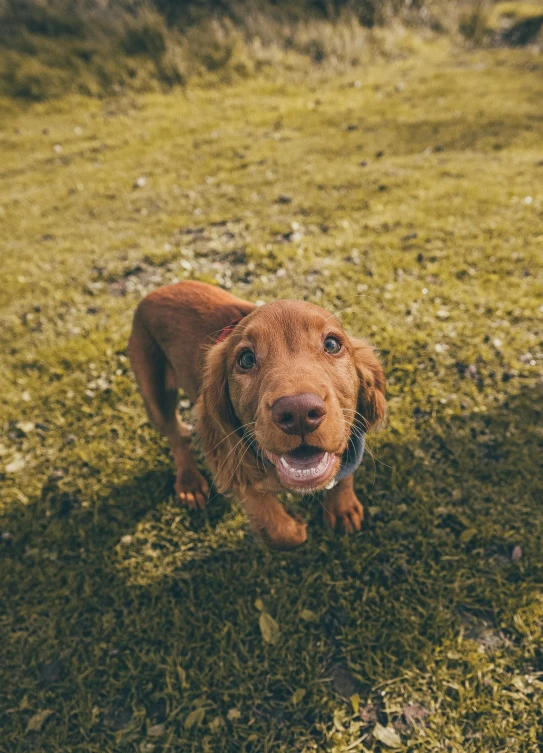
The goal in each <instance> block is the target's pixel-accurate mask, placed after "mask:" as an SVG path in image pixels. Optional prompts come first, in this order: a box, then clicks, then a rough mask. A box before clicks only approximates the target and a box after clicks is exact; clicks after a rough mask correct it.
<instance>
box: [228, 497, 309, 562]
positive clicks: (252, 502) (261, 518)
mask: <svg viewBox="0 0 543 753" xmlns="http://www.w3.org/2000/svg"><path fill="white" fill-rule="evenodd" d="M235 491H236V494H237V495H238V496H239V498H240V500H241V503H242V505H243V507H244V508H245V510H246V512H247V515H248V517H249V522H250V524H251V528H252V529H253V531H254V532H255V533H256V534H257V536H259V537H260V538H261V539H262V540H263V541H264V542H265V543H267V544H268V545H269V546H271V547H273V548H274V549H292V548H293V547H296V546H299V545H300V544H303V543H304V541H305V540H306V538H307V533H306V524H305V522H304V521H303V520H301V519H299V518H293V517H291V516H290V515H289V514H288V513H287V511H286V510H285V508H284V507H283V505H282V504H281V502H279V500H278V499H277V497H276V496H275V494H272V493H271V492H259V491H256V490H255V489H254V488H247V487H245V488H243V489H236V490H235Z"/></svg>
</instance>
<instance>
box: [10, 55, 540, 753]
mask: <svg viewBox="0 0 543 753" xmlns="http://www.w3.org/2000/svg"><path fill="white" fill-rule="evenodd" d="M417 44H419V49H418V51H413V50H412V51H411V55H410V56H409V57H407V58H405V59H395V60H393V61H391V62H389V63H387V64H386V65H385V64H383V63H382V62H380V63H379V64H375V65H373V66H364V67H359V68H356V69H354V70H353V71H351V72H349V73H348V74H347V73H345V72H344V71H343V72H338V73H337V74H335V75H332V74H331V72H330V71H329V72H328V73H327V75H326V77H323V76H322V75H321V73H320V72H319V71H318V70H315V69H307V71H305V80H304V81H303V82H300V81H298V82H296V81H295V80H294V79H293V77H292V76H291V75H290V74H286V73H283V71H282V69H277V70H276V71H274V75H273V76H269V75H268V76H266V77H265V78H263V77H259V76H256V77H253V78H250V79H248V80H247V81H244V82H243V84H242V83H240V82H239V80H238V81H237V82H235V83H234V84H233V85H232V86H229V87H225V86H223V87H221V88H212V87H208V88H205V87H200V88H198V87H194V86H189V87H188V88H187V89H186V91H185V93H182V92H173V93H170V94H167V95H166V94H164V93H160V92H154V93H148V94H145V95H138V96H130V97H126V96H125V97H123V96H120V97H119V96H117V97H112V98H108V99H105V100H103V101H100V100H97V99H88V98H84V97H78V96H68V97H64V98H61V99H59V100H56V101H47V102H37V103H33V104H31V105H29V104H24V105H23V104H22V103H18V104H15V103H14V101H13V100H11V99H6V100H2V101H0V108H1V110H0V111H1V113H2V123H3V125H2V132H1V136H0V138H1V151H2V167H1V174H2V182H1V184H0V212H1V215H0V219H1V223H2V243H3V256H2V265H3V270H2V271H3V280H4V284H3V285H2V287H1V288H0V306H1V319H2V325H3V327H2V370H1V371H0V412H1V419H0V420H1V428H2V434H1V436H0V484H1V492H0V495H1V497H0V505H1V522H0V532H1V533H2V537H1V540H0V552H1V556H2V567H1V568H0V580H1V582H2V588H1V590H0V593H1V594H2V596H1V597H0V598H1V599H2V604H1V608H0V627H1V631H2V635H3V658H2V662H1V664H0V706H1V708H2V709H3V710H4V712H5V715H4V717H3V726H2V734H3V738H2V741H3V744H4V747H7V748H8V749H9V750H10V752H11V751H13V753H18V752H19V751H21V752H22V751H27V750H29V749H30V748H32V749H33V750H36V751H44V752H45V751H57V750H59V749H62V750H80V751H84V752H85V753H94V752H95V751H100V753H102V751H109V750H111V751H116V752H117V751H125V750H126V751H149V752H150V751H151V750H155V751H156V752H157V753H158V751H161V750H168V749H169V750H172V749H173V750H180V751H181V750H182V751H191V750H193V751H202V750H204V751H205V750H210V751H225V752H227V751H228V752H230V751H232V753H233V752H234V751H235V753H238V751H272V750H273V751H284V752H285V753H286V752H287V751H288V752H289V753H290V752H291V751H303V752H304V753H306V752H307V753H309V751H314V750H318V751H321V750H322V751H329V752H330V753H332V752H334V753H339V752H340V751H345V750H347V749H349V750H358V751H362V750H364V749H366V750H374V751H379V750H381V751H382V750H384V748H383V744H382V743H381V742H379V741H378V739H377V737H376V736H375V734H374V731H375V733H376V734H377V736H378V737H379V736H380V737H381V739H382V738H383V732H382V731H381V728H379V727H377V726H376V722H378V723H379V724H380V725H381V727H382V728H384V729H385V730H386V729H387V728H388V727H392V728H393V732H394V733H395V734H396V735H399V736H400V739H401V741H402V746H403V749H404V750H406V751H424V752H432V753H433V752H434V751H435V752H436V753H437V751H442V750H447V751H451V753H452V752H453V751H454V752H455V753H456V752H457V751H458V752H460V751H462V753H481V752H482V751H488V750H500V751H507V752H508V753H537V751H538V748H539V747H540V745H541V740H542V735H543V730H542V727H541V713H540V712H541V708H542V706H541V704H542V702H543V701H542V699H543V689H542V686H541V676H540V675H541V671H542V670H543V666H542V663H541V662H542V656H541V640H542V632H541V631H542V619H543V611H542V601H541V587H542V576H543V572H542V568H541V551H542V545H543V541H542V539H543V526H542V514H541V505H540V499H541V487H540V481H539V478H540V476H539V454H538V452H539V442H540V431H539V425H540V419H541V415H540V414H541V384H540V379H539V376H538V373H539V372H538V366H540V359H541V345H540V340H541V312H540V310H539V306H540V292H541V288H540V286H539V280H538V276H537V275H538V265H539V261H540V257H541V248H542V241H543V214H542V211H543V196H542V195H541V188H540V186H541V174H542V170H543V167H542V166H541V162H542V160H543V155H542V154H541V139H540V129H539V127H538V126H539V123H540V118H541V105H540V103H541V101H542V91H541V89H542V81H543V78H542V76H541V62H540V61H539V59H538V58H537V57H534V56H533V54H532V53H531V52H530V53H529V52H525V51H522V50H502V49H493V50H486V51H478V52H471V53H469V54H465V53H462V54H461V53H460V52H459V51H458V50H457V49H455V48H452V47H449V46H447V45H445V44H442V45H436V44H434V43H431V42H429V43H428V44H426V45H422V44H421V43H417ZM186 278H195V279H202V280H205V281H208V282H214V283H217V284H221V285H223V286H225V287H226V288H229V289H232V290H233V291H234V292H235V293H237V294H239V295H241V296H245V297H248V298H251V299H253V300H257V299H262V300H272V299H275V298H277V297H300V298H307V299H308V300H312V301H315V302H316V303H319V304H321V305H323V306H325V307H326V308H328V309H330V310H332V311H335V312H337V313H338V314H339V315H340V316H341V318H342V320H343V321H344V323H345V325H346V326H347V327H348V328H349V329H350V330H351V331H352V332H353V333H355V334H358V335H365V336H368V337H369V338H370V339H371V340H372V341H373V342H374V343H375V345H376V346H377V347H378V348H379V349H380V351H381V355H382V358H383V361H384V363H385V368H386V373H387V377H388V382H389V400H390V417H389V422H388V426H387V428H386V429H384V430H383V431H382V432H381V433H380V434H378V435H375V436H374V437H372V438H371V439H370V442H369V450H370V454H368V456H367V458H366V460H365V461H364V464H363V466H362V467H361V469H360V470H359V472H358V473H357V475H356V487H357V490H358V493H359V495H360V498H361V500H362V501H363V502H364V505H365V508H366V516H367V522H366V525H365V528H364V530H363V532H362V533H361V534H360V535H359V536H356V537H354V538H349V539H347V538H342V537H337V536H335V535H333V534H331V533H329V532H328V531H327V530H325V528H324V527H323V525H322V521H321V516H320V510H319V505H318V502H317V501H310V500H304V501H303V502H302V503H300V502H299V501H296V500H294V499H290V498H288V497H287V499H286V501H287V503H288V504H292V505H296V506H297V508H298V510H299V511H300V513H301V514H303V515H304V516H305V517H306V518H307V519H308V521H309V527H310V538H309V541H308V543H307V545H306V546H304V547H302V548H301V549H299V550H297V551H295V552H292V553H289V554H271V553H269V552H267V551H266V550H264V549H262V548H261V547H260V546H258V545H257V544H256V542H254V541H253V539H252V538H251V536H250V535H249V534H248V532H247V528H246V524H245V520H244V518H243V515H242V514H241V511H240V509H239V507H238V505H237V503H236V501H235V500H227V499H224V498H219V497H217V498H214V499H213V500H212V502H211V504H210V505H209V508H208V511H207V512H206V513H205V514H204V515H201V516H198V515H196V516H192V515H190V514H189V513H188V512H187V511H185V510H182V509H179V507H178V506H177V505H176V503H175V501H174V499H173V496H172V491H173V485H172V481H173V474H172V463H171V458H170V455H169V453H168V450H167V447H166V445H165V443H164V442H163V441H162V440H161V439H160V438H159V437H158V436H157V435H156V433H155V432H154V431H153V430H152V429H151V428H150V427H149V425H148V424H147V422H146V417H145V414H144V411H143V407H142V404H141V399H140V397H139V396H138V394H137V390H136V388H135V384H134V380H133V378H132V376H131V373H130V369H129V366H128V362H127V359H126V340H127V335H128V331H129V327H130V320H131V315H132V312H133V310H134V308H135V306H136V304H137V302H138V300H139V299H140V297H141V295H143V294H144V293H145V292H146V291H148V290H151V289H153V288H154V287H157V286H158V285H160V284H164V283H167V282H171V281H174V280H176V279H186ZM182 410H183V411H186V410H187V409H186V407H185V404H184V403H183V404H182ZM257 600H259V601H257ZM262 612H265V613H267V614H270V615H272V616H273V618H274V620H275V621H276V622H277V624H278V626H279V640H278V641H277V642H276V643H274V644H267V643H265V642H264V641H263V639H262V635H261V632H260V627H259V619H260V616H261V613H262ZM304 691H305V692H304ZM46 712H51V713H49V714H48V715H47V713H46ZM31 720H32V721H31ZM30 722H31V723H30ZM27 729H29V731H27ZM33 730H34V731H33ZM384 734H385V736H386V734H387V733H386V732H385V733H384ZM388 735H389V737H388V739H389V740H390V739H392V740H395V739H396V738H395V737H394V736H393V737H392V738H391V737H390V735H391V731H390V729H389V730H388ZM361 738H362V740H361ZM357 741H358V742H357Z"/></svg>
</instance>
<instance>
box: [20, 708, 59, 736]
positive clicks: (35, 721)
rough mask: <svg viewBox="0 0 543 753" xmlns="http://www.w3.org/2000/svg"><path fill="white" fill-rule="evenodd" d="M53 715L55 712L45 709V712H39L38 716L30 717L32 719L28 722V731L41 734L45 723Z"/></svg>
mask: <svg viewBox="0 0 543 753" xmlns="http://www.w3.org/2000/svg"><path fill="white" fill-rule="evenodd" d="M52 713H53V712H52V710H51V709H43V711H38V713H37V714H34V716H32V717H30V719H29V720H28V724H27V725H26V731H27V732H39V731H40V730H41V728H42V727H43V723H44V722H45V720H46V719H47V717H49V716H51V714H52Z"/></svg>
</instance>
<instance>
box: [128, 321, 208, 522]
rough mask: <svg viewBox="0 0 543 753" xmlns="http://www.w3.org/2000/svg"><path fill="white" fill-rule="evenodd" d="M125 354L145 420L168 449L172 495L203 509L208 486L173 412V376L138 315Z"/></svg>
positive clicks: (187, 435)
mask: <svg viewBox="0 0 543 753" xmlns="http://www.w3.org/2000/svg"><path fill="white" fill-rule="evenodd" d="M128 355H129V357H130V363H131V365H132V369H133V371H134V374H135V376H136V381H137V383H138V386H139V389H140V392H141V395H142V397H143V402H144V404H145V408H146V410H147V415H148V416H149V420H150V421H151V423H152V424H153V426H154V427H155V428H156V429H157V430H158V431H159V432H160V433H161V434H162V435H163V436H164V437H166V439H167V440H168V443H169V445H170V447H171V450H172V454H173V458H174V462H175V468H176V480H175V491H176V494H177V496H178V498H179V500H180V501H181V503H182V504H184V505H187V506H188V507H192V508H196V507H199V508H203V507H204V506H205V503H206V499H207V495H208V493H209V487H208V484H207V481H206V480H205V478H204V477H203V476H202V474H201V473H200V471H199V470H198V466H197V464H196V460H195V458H194V455H193V453H192V450H191V447H190V434H191V427H190V426H189V425H188V424H185V423H184V422H183V421H182V420H181V417H180V416H179V413H178V412H177V397H178V395H177V383H176V378H175V373H174V371H173V368H172V366H171V365H170V363H169V361H168V359H167V358H166V356H165V354H164V351H163V350H162V348H161V347H160V345H159V344H158V343H157V342H156V340H155V339H154V337H153V336H152V335H151V334H150V332H149V331H148V330H147V328H146V327H145V324H144V323H143V322H142V321H141V320H140V317H139V316H138V314H136V316H135V317H134V325H133V328H132V334H131V335H130V341H129V343H128Z"/></svg>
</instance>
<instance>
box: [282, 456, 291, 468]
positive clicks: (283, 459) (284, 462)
mask: <svg viewBox="0 0 543 753" xmlns="http://www.w3.org/2000/svg"><path fill="white" fill-rule="evenodd" d="M281 465H283V466H284V467H285V468H289V464H288V463H287V461H286V460H285V458H281Z"/></svg>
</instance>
